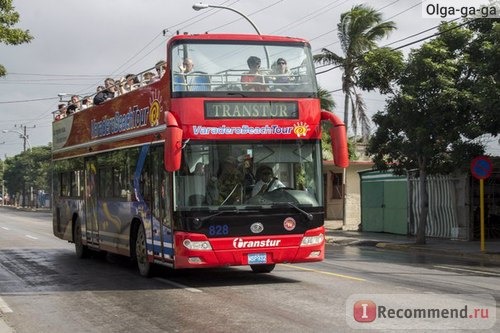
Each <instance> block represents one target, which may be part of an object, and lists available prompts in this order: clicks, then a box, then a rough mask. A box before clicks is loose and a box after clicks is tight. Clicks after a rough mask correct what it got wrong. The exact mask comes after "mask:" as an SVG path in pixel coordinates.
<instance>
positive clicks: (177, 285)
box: [154, 278, 203, 293]
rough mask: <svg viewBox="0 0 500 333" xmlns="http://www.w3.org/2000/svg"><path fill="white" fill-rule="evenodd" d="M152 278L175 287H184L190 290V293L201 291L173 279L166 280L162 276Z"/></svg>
mask: <svg viewBox="0 0 500 333" xmlns="http://www.w3.org/2000/svg"><path fill="white" fill-rule="evenodd" d="M154 279H155V280H156V281H160V282H162V283H165V284H169V285H171V286H174V287H177V288H181V289H186V290H187V291H190V292H192V293H202V292H203V291H201V290H200V289H196V288H191V287H188V286H186V285H183V284H180V283H177V282H174V281H170V280H167V279H163V278H154Z"/></svg>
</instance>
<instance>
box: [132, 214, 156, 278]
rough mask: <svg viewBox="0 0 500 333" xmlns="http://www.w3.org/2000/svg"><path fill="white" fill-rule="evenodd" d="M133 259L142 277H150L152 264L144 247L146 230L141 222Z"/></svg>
mask: <svg viewBox="0 0 500 333" xmlns="http://www.w3.org/2000/svg"><path fill="white" fill-rule="evenodd" d="M135 260H136V262H137V268H138V269H139V274H140V275H141V276H144V277H150V276H151V272H152V268H153V267H152V266H153V264H152V263H150V262H149V261H148V251H147V248H146V232H145V231H144V226H143V225H142V224H141V225H140V226H139V229H138V230H137V238H136V240H135Z"/></svg>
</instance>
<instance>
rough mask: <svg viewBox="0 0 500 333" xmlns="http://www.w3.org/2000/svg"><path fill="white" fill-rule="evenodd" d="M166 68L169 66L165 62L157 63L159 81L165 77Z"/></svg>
mask: <svg viewBox="0 0 500 333" xmlns="http://www.w3.org/2000/svg"><path fill="white" fill-rule="evenodd" d="M166 66H167V63H166V62H165V60H160V61H158V62H157V63H156V65H155V70H156V74H157V75H158V78H159V79H160V78H161V77H162V76H163V74H165V69H166Z"/></svg>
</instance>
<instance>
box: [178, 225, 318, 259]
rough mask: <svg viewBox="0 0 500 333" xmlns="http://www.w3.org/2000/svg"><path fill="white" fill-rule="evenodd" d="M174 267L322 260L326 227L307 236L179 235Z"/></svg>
mask: <svg viewBox="0 0 500 333" xmlns="http://www.w3.org/2000/svg"><path fill="white" fill-rule="evenodd" d="M174 248H175V251H174V252H175V260H174V267H175V268H202V267H222V266H241V265H258V264H279V263H299V262H312V261H321V260H323V259H324V256H325V237H324V227H319V228H315V229H311V230H308V231H307V232H306V233H305V234H290V235H269V236H266V235H261V236H241V237H239V236H235V237H225V238H208V237H206V236H205V235H203V234H195V233H186V232H177V233H176V234H175V237H174Z"/></svg>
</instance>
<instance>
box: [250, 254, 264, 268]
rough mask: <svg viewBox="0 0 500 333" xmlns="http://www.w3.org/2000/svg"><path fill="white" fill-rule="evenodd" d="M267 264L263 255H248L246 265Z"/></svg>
mask: <svg viewBox="0 0 500 333" xmlns="http://www.w3.org/2000/svg"><path fill="white" fill-rule="evenodd" d="M265 263H267V255H266V254H265V253H249V254H248V264H249V265H253V264H265Z"/></svg>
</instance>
